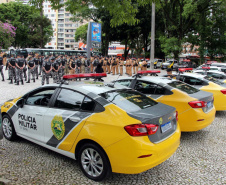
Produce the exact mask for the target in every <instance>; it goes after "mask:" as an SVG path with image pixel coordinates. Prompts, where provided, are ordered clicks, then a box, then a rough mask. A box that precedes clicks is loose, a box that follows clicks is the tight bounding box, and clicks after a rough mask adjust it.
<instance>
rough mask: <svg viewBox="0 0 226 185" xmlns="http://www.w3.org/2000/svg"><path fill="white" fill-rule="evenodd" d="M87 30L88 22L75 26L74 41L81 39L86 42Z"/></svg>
mask: <svg viewBox="0 0 226 185" xmlns="http://www.w3.org/2000/svg"><path fill="white" fill-rule="evenodd" d="M87 30H88V24H84V25H82V26H80V27H79V28H77V29H76V32H75V41H76V42H78V41H80V40H81V41H82V42H83V43H85V44H86V40H87Z"/></svg>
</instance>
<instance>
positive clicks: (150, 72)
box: [137, 70, 160, 75]
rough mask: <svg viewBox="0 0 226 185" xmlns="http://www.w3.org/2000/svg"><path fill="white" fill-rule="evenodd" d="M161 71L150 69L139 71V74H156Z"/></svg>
mask: <svg viewBox="0 0 226 185" xmlns="http://www.w3.org/2000/svg"><path fill="white" fill-rule="evenodd" d="M156 73H160V71H157V70H148V71H138V72H137V74H139V75H142V74H156Z"/></svg>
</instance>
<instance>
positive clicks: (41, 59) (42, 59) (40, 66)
mask: <svg viewBox="0 0 226 185" xmlns="http://www.w3.org/2000/svg"><path fill="white" fill-rule="evenodd" d="M43 61H44V56H42V55H40V56H39V75H41V71H42V64H43Z"/></svg>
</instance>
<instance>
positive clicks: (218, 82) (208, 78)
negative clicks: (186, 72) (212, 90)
mask: <svg viewBox="0 0 226 185" xmlns="http://www.w3.org/2000/svg"><path fill="white" fill-rule="evenodd" d="M204 78H205V79H206V80H209V81H211V82H214V83H216V84H218V85H222V84H224V83H223V82H221V81H219V80H217V79H216V78H213V77H210V76H205V77H204Z"/></svg>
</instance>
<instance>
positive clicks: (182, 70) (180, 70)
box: [179, 68, 193, 72]
mask: <svg viewBox="0 0 226 185" xmlns="http://www.w3.org/2000/svg"><path fill="white" fill-rule="evenodd" d="M192 70H193V68H180V69H179V72H185V71H192Z"/></svg>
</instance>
